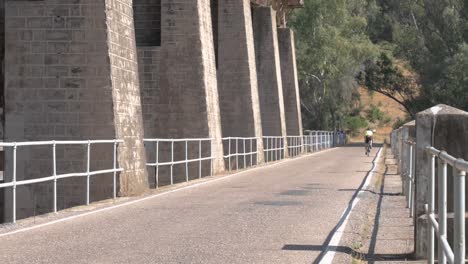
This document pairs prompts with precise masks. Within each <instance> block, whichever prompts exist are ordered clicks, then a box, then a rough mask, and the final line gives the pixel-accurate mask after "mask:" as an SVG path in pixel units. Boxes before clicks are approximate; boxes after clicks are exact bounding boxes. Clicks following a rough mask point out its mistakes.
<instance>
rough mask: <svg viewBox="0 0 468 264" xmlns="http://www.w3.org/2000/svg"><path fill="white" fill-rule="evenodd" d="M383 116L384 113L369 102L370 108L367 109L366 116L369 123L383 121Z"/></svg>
mask: <svg viewBox="0 0 468 264" xmlns="http://www.w3.org/2000/svg"><path fill="white" fill-rule="evenodd" d="M384 117H385V113H384V112H382V111H381V110H380V109H379V108H378V107H377V106H375V105H373V104H371V105H370V108H369V109H368V110H367V113H366V118H367V120H369V121H370V122H371V123H377V122H379V121H383V119H384Z"/></svg>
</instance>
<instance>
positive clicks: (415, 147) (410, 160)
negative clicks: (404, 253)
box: [391, 105, 468, 263]
mask: <svg viewBox="0 0 468 264" xmlns="http://www.w3.org/2000/svg"><path fill="white" fill-rule="evenodd" d="M467 129H468V113H467V112H464V111H462V110H459V109H456V108H453V107H450V106H447V105H437V106H434V107H432V108H429V109H427V110H425V111H422V112H420V113H418V114H417V115H416V120H415V121H412V122H410V123H407V124H405V125H404V126H402V127H400V128H399V129H397V130H395V131H393V132H392V134H391V140H392V142H391V144H392V150H393V152H394V154H395V156H396V158H397V160H398V161H399V168H400V170H401V172H402V175H403V177H404V178H405V187H404V192H405V194H406V196H407V201H408V207H410V208H411V209H412V210H411V211H412V212H414V216H413V219H414V223H415V256H416V257H417V258H424V257H428V258H429V260H431V259H433V258H434V255H435V256H437V257H438V258H439V262H441V261H442V262H443V263H445V262H444V261H443V260H444V258H446V259H447V260H448V261H450V262H451V263H463V262H464V256H465V254H466V248H465V238H464V237H465V236H466V234H465V228H464V226H465V222H466V217H465V212H466V210H465V207H464V204H465V203H466V196H465V195H464V194H465V190H466V186H465V185H466V183H465V181H464V175H465V174H466V165H468V163H465V162H463V161H462V159H465V160H467V159H468V148H467V146H468V133H466V131H467ZM441 153H445V154H443V155H441ZM451 161H453V162H451ZM447 164H448V165H449V166H447ZM463 164H465V165H463ZM447 175H448V176H447ZM413 190H414V192H413ZM447 196H448V197H447ZM436 197H437V198H436ZM436 199H437V200H436ZM436 219H437V220H436ZM435 234H438V236H437V239H435V240H437V241H436V242H438V243H436V245H434V235H435ZM436 246H437V248H438V252H436V251H437V250H435V248H436ZM452 249H453V250H452ZM451 250H452V251H451ZM451 260H453V261H454V262H452V261H451Z"/></svg>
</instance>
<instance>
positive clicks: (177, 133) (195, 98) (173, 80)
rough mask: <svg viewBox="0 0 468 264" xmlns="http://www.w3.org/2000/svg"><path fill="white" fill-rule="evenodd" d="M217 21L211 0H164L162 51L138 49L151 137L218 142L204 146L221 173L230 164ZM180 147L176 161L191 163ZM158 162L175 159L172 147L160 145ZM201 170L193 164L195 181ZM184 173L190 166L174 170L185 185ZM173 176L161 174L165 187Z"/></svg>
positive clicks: (192, 149) (194, 150) (192, 150)
mask: <svg viewBox="0 0 468 264" xmlns="http://www.w3.org/2000/svg"><path fill="white" fill-rule="evenodd" d="M136 3H137V2H136V1H135V4H136ZM211 19H212V18H211V10H210V1H209V0H193V1H173V0H161V47H154V46H152V47H142V46H141V45H140V43H137V45H138V46H139V47H138V50H139V62H140V63H141V64H142V65H140V69H141V70H140V82H141V83H142V90H141V91H142V94H143V95H142V100H143V116H144V124H145V137H147V138H212V139H213V141H212V142H213V143H212V144H211V145H209V144H208V145H206V144H203V146H202V148H203V151H202V152H203V153H202V155H203V156H208V155H209V152H210V148H211V149H212V151H213V157H215V159H214V161H213V172H214V173H218V172H221V171H222V170H223V169H224V165H223V147H222V142H221V141H222V140H221V137H222V134H221V117H220V111H219V101H218V100H219V97H218V88H217V78H216V64H215V52H214V45H213V32H212V23H211ZM174 147H175V149H176V151H175V157H174V159H175V160H180V159H185V157H184V155H185V146H184V145H183V144H176V145H175V146H174ZM149 148H153V149H154V146H149ZM153 153H154V151H153ZM148 154H149V155H152V152H151V151H149V152H148ZM196 157H198V143H196V144H191V145H190V146H189V158H196ZM154 158H155V157H154V156H151V157H148V159H149V160H152V161H153V160H154ZM158 158H159V161H169V160H170V145H169V144H163V145H161V146H160V156H159V157H158ZM196 166H197V164H191V166H190V173H189V174H190V177H193V176H198V173H197V168H196ZM202 167H203V168H204V171H203V174H204V175H207V174H209V172H210V163H209V162H208V161H205V162H203V164H202ZM162 169H164V168H162ZM184 169H185V165H180V166H174V175H176V176H177V177H176V178H175V182H179V181H183V180H185V172H184ZM153 173H154V172H153ZM167 176H168V174H167V171H164V170H161V171H160V180H161V182H163V183H167V182H168V177H167ZM150 178H153V177H151V176H150Z"/></svg>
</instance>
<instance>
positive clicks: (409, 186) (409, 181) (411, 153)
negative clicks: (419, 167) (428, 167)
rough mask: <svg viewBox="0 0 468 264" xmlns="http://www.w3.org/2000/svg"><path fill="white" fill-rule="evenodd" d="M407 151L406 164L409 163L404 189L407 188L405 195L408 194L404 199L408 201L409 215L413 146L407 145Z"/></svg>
mask: <svg viewBox="0 0 468 264" xmlns="http://www.w3.org/2000/svg"><path fill="white" fill-rule="evenodd" d="M408 149H409V150H408V152H409V153H408V161H409V162H408V163H409V164H408V165H409V170H408V173H407V174H408V176H407V179H406V182H407V184H406V188H407V193H408V195H407V198H406V199H407V201H408V203H407V206H408V208H409V209H410V213H411V195H412V194H411V193H412V191H413V190H412V181H413V175H412V173H413V145H411V144H408Z"/></svg>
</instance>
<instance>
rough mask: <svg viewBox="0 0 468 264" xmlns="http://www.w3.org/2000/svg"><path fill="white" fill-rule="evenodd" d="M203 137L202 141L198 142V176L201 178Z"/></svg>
mask: <svg viewBox="0 0 468 264" xmlns="http://www.w3.org/2000/svg"><path fill="white" fill-rule="evenodd" d="M201 143H202V141H201V139H200V141H199V142H198V178H199V179H201V165H202V162H201Z"/></svg>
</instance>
